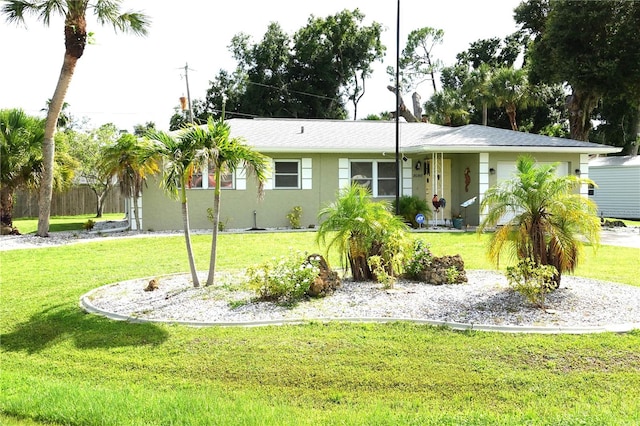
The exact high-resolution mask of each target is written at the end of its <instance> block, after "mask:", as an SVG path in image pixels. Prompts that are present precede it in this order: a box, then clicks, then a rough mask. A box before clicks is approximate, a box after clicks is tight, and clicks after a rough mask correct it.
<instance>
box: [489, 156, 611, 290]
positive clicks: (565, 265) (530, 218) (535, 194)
mask: <svg viewBox="0 0 640 426" xmlns="http://www.w3.org/2000/svg"><path fill="white" fill-rule="evenodd" d="M556 167H557V166H556V165H537V164H536V162H535V160H534V159H533V158H532V157H531V156H522V157H519V158H518V161H517V163H516V168H517V173H516V175H515V177H514V178H513V179H511V180H507V181H504V182H502V183H500V184H498V185H497V186H494V187H492V188H489V190H488V191H487V192H486V193H485V196H484V199H483V200H482V204H481V211H483V212H486V217H485V219H484V220H483V221H482V223H481V224H480V226H479V227H478V232H482V231H484V230H485V229H486V228H488V227H493V226H495V225H497V224H498V223H499V221H500V220H501V219H502V218H504V217H508V216H509V215H512V218H511V219H510V220H509V221H508V222H507V223H506V224H504V225H503V226H500V227H498V228H497V230H496V231H495V232H494V233H493V234H492V236H491V239H490V243H489V257H490V258H491V259H492V260H494V261H496V262H499V259H500V254H501V252H502V251H503V250H504V249H507V250H508V251H509V253H510V255H511V256H512V257H514V258H516V259H518V260H523V259H531V260H532V261H533V262H534V263H535V264H536V265H552V266H554V267H555V268H556V270H557V274H556V275H555V276H554V278H553V281H554V282H553V283H552V284H553V287H554V288H558V286H559V285H560V279H561V276H562V273H564V272H572V271H573V270H574V269H575V268H576V266H577V264H578V259H579V256H580V250H581V247H582V242H581V239H580V237H584V238H586V239H587V241H589V242H590V243H592V244H594V245H597V244H598V243H599V239H600V232H599V231H600V220H599V218H598V216H597V208H596V206H595V204H594V203H593V202H592V201H591V200H589V199H588V198H587V197H584V196H582V195H580V194H579V193H577V192H576V189H578V188H579V187H580V185H584V184H593V182H592V181H591V180H589V179H585V178H580V177H577V176H557V175H556V173H555V169H556Z"/></svg>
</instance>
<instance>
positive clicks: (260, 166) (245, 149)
mask: <svg viewBox="0 0 640 426" xmlns="http://www.w3.org/2000/svg"><path fill="white" fill-rule="evenodd" d="M223 117H224V112H223ZM230 133H231V128H230V127H229V125H228V124H226V123H225V122H224V118H220V120H217V121H213V119H212V118H209V120H208V122H207V124H206V126H202V127H198V126H192V127H189V128H187V129H186V130H185V132H184V134H183V135H181V138H182V139H183V140H184V141H185V143H189V144H191V145H193V146H202V147H204V148H205V149H206V150H207V152H208V155H207V157H208V161H209V165H211V166H213V167H214V181H215V182H216V186H215V189H214V191H213V194H214V195H213V239H212V240H211V258H210V261H209V275H208V277H207V286H210V285H213V283H214V280H215V270H216V251H217V241H218V226H219V223H220V195H221V188H220V187H221V185H220V184H219V182H221V176H222V173H234V172H235V171H236V170H238V169H239V168H240V167H243V168H244V169H245V171H246V173H247V175H254V176H255V178H256V181H257V182H258V196H259V197H261V196H262V194H263V185H264V183H265V182H266V180H267V172H268V170H269V159H268V157H266V156H264V155H263V154H260V153H259V152H257V151H255V150H253V149H252V148H251V147H249V146H248V145H245V144H244V143H242V141H241V139H238V138H232V137H231V136H230Z"/></svg>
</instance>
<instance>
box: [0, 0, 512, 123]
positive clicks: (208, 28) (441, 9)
mask: <svg viewBox="0 0 640 426" xmlns="http://www.w3.org/2000/svg"><path fill="white" fill-rule="evenodd" d="M520 1H521V0H482V1H478V0H400V49H401V50H402V48H403V47H404V44H405V42H406V39H407V36H408V34H409V33H410V32H411V31H412V30H415V29H418V28H423V27H433V28H437V29H442V30H444V42H443V43H442V44H441V45H438V46H436V47H435V48H434V50H433V54H434V56H435V57H436V58H438V59H440V60H442V61H443V62H444V64H445V65H452V64H454V63H455V56H456V54H457V53H459V52H461V51H464V50H466V49H467V48H468V47H469V43H471V42H473V41H476V40H479V39H485V38H490V37H500V38H504V37H505V36H507V35H508V34H511V33H513V32H514V31H515V30H516V29H517V28H516V24H515V22H514V20H513V9H514V8H515V7H516V6H517V5H518V4H519V3H520ZM1 3H2V1H1V0H0V5H1ZM397 6H398V3H397V2H396V1H386V2H383V1H378V0H376V1H372V0H322V1H298V2H292V1H291V0H271V1H269V2H265V1H258V0H245V1H242V2H217V1H216V2H214V1H208V0H180V1H179V2H177V1H176V2H174V1H158V0H124V1H123V3H122V8H123V10H135V11H141V12H143V13H145V14H146V15H148V16H149V17H150V19H151V26H150V29H149V34H148V35H147V36H146V37H139V36H135V35H132V34H122V33H119V34H116V33H114V31H113V28H112V27H111V26H100V25H98V24H96V23H94V21H93V20H91V19H89V27H88V30H89V31H91V32H94V33H95V36H94V38H95V43H94V44H92V45H89V46H87V48H86V49H85V52H84V55H83V56H82V57H81V58H80V60H79V61H78V65H77V66H76V69H75V73H74V75H73V78H72V80H71V85H70V87H69V90H68V92H67V96H66V99H65V101H66V102H67V103H68V104H69V112H70V114H71V115H72V116H73V117H74V118H76V119H79V120H81V119H86V120H88V121H87V122H86V124H85V128H97V127H99V126H101V125H102V124H105V123H114V124H115V125H116V126H117V127H118V128H119V129H123V130H129V131H132V130H133V126H134V125H136V124H144V123H147V122H149V121H151V122H154V123H155V124H156V127H157V128H159V129H163V130H167V129H168V127H169V119H170V118H171V116H172V115H173V113H174V111H175V110H174V108H177V107H178V106H179V98H180V96H183V95H186V92H187V89H186V87H187V85H186V79H185V70H184V68H185V66H186V65H187V64H188V82H189V91H190V94H191V98H192V99H198V98H199V99H204V97H205V94H206V90H207V88H208V87H209V86H210V84H209V82H210V80H212V79H214V78H215V76H216V75H217V74H218V71H219V70H220V69H226V70H228V71H232V70H233V69H234V68H235V65H236V64H235V61H234V60H233V58H232V56H231V53H230V52H229V50H228V46H229V44H230V42H231V38H232V37H233V36H234V35H235V34H238V33H240V32H242V33H246V34H248V35H250V36H251V37H252V40H253V42H256V43H257V42H259V41H260V40H261V39H262V37H263V35H264V33H265V32H266V30H267V27H268V25H269V23H271V22H278V23H279V24H280V26H281V27H282V28H283V30H284V31H285V32H287V33H288V34H290V35H292V34H293V33H294V32H295V31H297V30H298V29H300V28H302V27H304V26H305V25H306V24H307V21H308V19H309V17H310V16H311V15H314V16H315V17H322V18H324V17H327V16H330V15H334V14H336V13H338V12H340V11H342V10H344V9H348V10H354V9H356V8H358V9H359V10H360V11H361V12H362V13H363V14H364V15H365V19H364V25H369V24H371V22H373V21H375V22H378V23H380V24H382V26H383V28H385V31H384V32H383V35H382V43H383V44H384V45H385V46H386V47H387V51H386V55H385V58H384V60H383V62H382V63H379V62H376V63H375V65H374V67H373V69H374V72H373V76H372V78H371V79H369V80H367V83H366V93H365V95H364V97H363V98H362V100H361V101H360V103H359V104H358V118H364V117H366V116H367V115H368V114H379V113H380V112H383V111H390V110H392V109H393V108H394V106H393V105H394V95H393V93H392V92H389V91H388V90H387V88H386V87H387V85H388V84H389V78H388V76H387V74H386V68H387V66H395V57H396V56H395V55H396V22H397V13H396V12H397ZM0 46H2V48H1V49H0V51H1V54H2V61H1V63H2V65H0V109H6V108H22V109H24V110H25V111H26V112H27V113H28V114H31V115H40V116H44V113H43V112H41V109H42V108H44V106H45V105H46V101H47V99H50V98H51V97H52V95H53V91H54V89H55V85H56V83H57V79H58V76H59V73H60V68H61V66H62V59H63V56H64V32H63V20H62V19H56V20H52V21H51V24H50V26H49V27H45V26H44V25H43V24H42V23H41V22H39V21H37V20H36V18H35V17H34V16H28V17H27V19H26V26H24V25H16V24H14V23H7V22H6V21H5V19H4V17H0ZM417 91H418V93H420V95H421V96H422V101H423V102H424V101H426V100H427V99H428V98H429V97H430V96H431V95H432V92H433V89H432V87H431V83H430V82H425V83H422V84H421V85H420V86H418V88H417ZM404 99H405V102H406V103H407V104H410V102H411V97H410V94H406V95H404ZM350 115H351V117H350V118H353V112H352V111H351V110H350Z"/></svg>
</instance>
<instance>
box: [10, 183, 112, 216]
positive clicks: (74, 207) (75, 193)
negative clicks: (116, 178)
mask: <svg viewBox="0 0 640 426" xmlns="http://www.w3.org/2000/svg"><path fill="white" fill-rule="evenodd" d="M96 205H97V198H96V195H95V194H94V193H93V191H92V190H91V189H90V188H89V187H88V186H85V185H81V186H74V187H73V188H71V189H69V190H68V191H66V192H55V191H54V193H53V197H52V199H51V216H75V215H80V214H93V215H95V214H96V212H97V207H96ZM102 212H103V213H120V212H122V213H123V214H124V198H123V197H122V196H121V195H120V188H118V187H115V188H113V189H112V190H111V191H110V192H109V194H108V195H107V198H106V199H105V201H104V209H103V210H102ZM20 217H38V192H37V191H32V192H31V191H16V193H15V196H14V203H13V218H14V219H17V218H20Z"/></svg>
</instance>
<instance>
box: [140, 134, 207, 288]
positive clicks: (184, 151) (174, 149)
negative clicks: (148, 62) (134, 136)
mask: <svg viewBox="0 0 640 426" xmlns="http://www.w3.org/2000/svg"><path fill="white" fill-rule="evenodd" d="M147 137H148V138H149V139H150V140H151V141H152V143H154V145H155V152H156V153H157V155H158V156H159V158H160V160H161V161H162V180H161V182H160V183H161V186H162V188H163V189H164V190H165V192H166V193H167V194H168V195H169V196H170V197H171V198H174V199H177V200H179V201H180V204H181V209H182V224H183V228H184V239H185V243H186V246H187V257H188V259H189V269H190V271H191V279H192V280H193V286H194V287H200V280H199V279H198V271H197V269H196V264H195V260H194V257H193V248H192V246H191V230H190V228H189V207H188V203H187V201H188V200H187V187H188V185H189V182H190V180H191V177H192V175H193V172H194V170H197V169H199V168H201V167H202V166H203V165H204V164H206V161H207V151H206V150H205V149H204V147H203V146H201V145H198V144H196V143H195V142H196V141H194V140H193V139H190V138H182V137H180V135H178V136H177V137H174V136H172V135H170V134H168V133H165V132H161V131H152V132H149V133H148V135H147Z"/></svg>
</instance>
